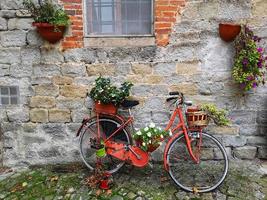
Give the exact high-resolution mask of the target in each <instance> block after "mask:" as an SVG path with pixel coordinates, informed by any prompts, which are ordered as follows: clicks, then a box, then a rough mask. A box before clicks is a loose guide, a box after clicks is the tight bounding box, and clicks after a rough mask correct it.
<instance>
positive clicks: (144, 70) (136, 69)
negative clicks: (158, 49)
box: [132, 63, 152, 76]
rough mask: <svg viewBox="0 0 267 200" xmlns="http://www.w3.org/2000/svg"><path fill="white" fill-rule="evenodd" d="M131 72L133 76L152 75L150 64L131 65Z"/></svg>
mask: <svg viewBox="0 0 267 200" xmlns="http://www.w3.org/2000/svg"><path fill="white" fill-rule="evenodd" d="M132 71H133V73H134V74H141V75H142V76H146V75H148V74H151V73H152V67H151V65H150V64H140V63H132Z"/></svg>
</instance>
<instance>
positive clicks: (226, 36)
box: [219, 23, 241, 42]
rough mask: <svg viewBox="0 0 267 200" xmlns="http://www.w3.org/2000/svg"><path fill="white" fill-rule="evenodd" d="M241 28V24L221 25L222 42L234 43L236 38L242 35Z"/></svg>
mask: <svg viewBox="0 0 267 200" xmlns="http://www.w3.org/2000/svg"><path fill="white" fill-rule="evenodd" d="M240 30H241V26H240V25H239V24H232V23H220V24H219V34H220V37H221V38H222V40H224V41H225V42H232V41H234V39H235V38H236V36H237V35H238V34H239V33H240Z"/></svg>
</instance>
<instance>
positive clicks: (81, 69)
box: [61, 63, 86, 77]
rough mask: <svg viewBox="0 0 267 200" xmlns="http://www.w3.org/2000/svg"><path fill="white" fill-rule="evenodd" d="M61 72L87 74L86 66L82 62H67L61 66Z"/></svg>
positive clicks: (76, 75)
mask: <svg viewBox="0 0 267 200" xmlns="http://www.w3.org/2000/svg"><path fill="white" fill-rule="evenodd" d="M61 72H62V74H63V75H64V76H70V77H79V76H86V68H85V65H84V64H82V63H66V64H63V65H62V66H61Z"/></svg>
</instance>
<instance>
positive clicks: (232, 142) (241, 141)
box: [222, 136, 247, 147]
mask: <svg viewBox="0 0 267 200" xmlns="http://www.w3.org/2000/svg"><path fill="white" fill-rule="evenodd" d="M222 141H223V145H224V146H227V147H228V146H233V147H242V146H244V145H245V144H246V142H247V138H246V137H244V136H225V137H223V138H222Z"/></svg>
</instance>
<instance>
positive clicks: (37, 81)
mask: <svg viewBox="0 0 267 200" xmlns="http://www.w3.org/2000/svg"><path fill="white" fill-rule="evenodd" d="M31 79H32V80H31V84H32V85H33V86H34V85H42V84H51V83H52V80H51V78H50V77H39V76H31Z"/></svg>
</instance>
